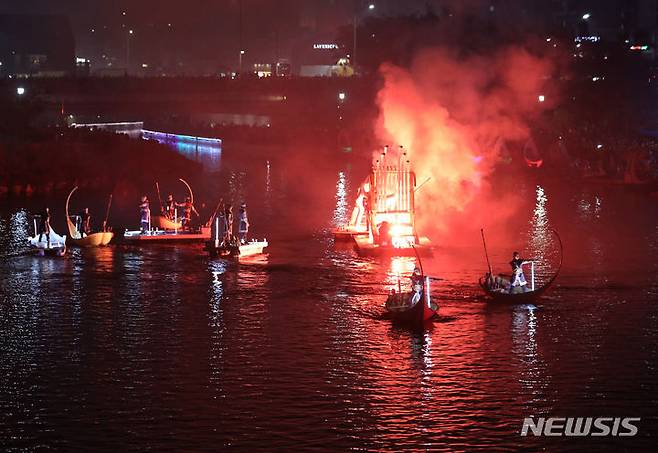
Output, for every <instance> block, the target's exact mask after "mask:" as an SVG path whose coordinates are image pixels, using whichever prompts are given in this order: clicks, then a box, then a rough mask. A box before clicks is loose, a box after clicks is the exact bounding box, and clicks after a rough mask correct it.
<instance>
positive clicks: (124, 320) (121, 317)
mask: <svg viewBox="0 0 658 453" xmlns="http://www.w3.org/2000/svg"><path fill="white" fill-rule="evenodd" d="M213 159H215V161H214V162H215V164H216V163H217V162H216V160H217V158H216V156H215V157H213ZM365 172H366V165H365V164H364V162H362V161H359V160H358V159H354V161H352V162H351V163H349V159H348V163H347V164H346V163H345V158H344V157H342V156H341V157H340V158H339V159H334V158H331V157H327V156H326V155H318V157H317V158H314V159H310V160H308V161H304V160H303V159H301V158H299V159H292V158H287V159H284V158H282V157H280V156H278V155H272V156H266V155H262V156H258V157H250V158H241V157H240V156H239V155H233V157H227V156H223V157H222V162H221V166H215V167H213V171H210V172H208V173H206V174H204V175H199V180H198V181H191V183H192V185H193V186H195V185H196V186H204V187H205V188H206V189H204V190H205V191H206V192H205V193H196V194H195V196H196V198H197V199H198V200H201V199H205V200H207V202H208V205H209V206H212V205H214V203H216V200H217V196H218V194H219V195H221V196H223V197H224V198H225V199H227V200H232V201H233V202H234V203H239V202H241V201H243V200H244V201H246V202H247V203H248V204H249V209H250V217H251V223H252V230H253V234H254V235H255V236H257V237H267V239H268V240H269V241H270V244H271V245H270V247H269V253H268V255H266V256H262V257H256V258H251V259H245V260H241V261H240V262H230V261H223V260H211V259H209V258H208V257H207V256H206V255H205V254H204V253H203V251H202V249H201V246H200V245H182V246H172V245H162V246H149V247H135V246H128V245H115V246H111V247H108V248H103V249H94V250H70V252H69V254H68V255H67V256H66V257H65V258H59V259H55V258H37V257H32V256H30V255H29V254H28V253H27V249H26V247H25V241H26V237H27V234H28V230H29V228H30V220H29V215H28V212H29V211H34V210H36V209H40V208H41V207H42V206H43V204H44V203H46V201H44V200H34V199H28V200H21V199H18V200H17V199H4V200H2V201H0V442H1V443H2V448H3V449H4V450H15V451H49V450H52V451H59V450H83V451H123V450H153V451H162V450H174V451H216V450H220V449H223V448H234V449H237V450H246V451H256V450H279V451H284V450H292V449H300V450H318V451H321V450H324V451H344V450H350V449H357V450H361V449H366V450H384V451H399V450H405V449H416V450H429V451H450V452H459V451H476V450H482V451H491V450H494V451H511V450H518V449H527V450H536V449H548V450H550V451H583V450H589V451H594V450H597V451H599V450H609V451H620V450H627V451H638V450H639V451H641V450H649V448H650V447H651V446H653V445H655V439H654V438H655V436H656V435H658V420H657V418H656V414H657V412H656V407H657V406H656V404H657V399H658V379H657V378H658V369H657V367H658V341H657V340H658V315H657V313H656V302H657V301H658V260H657V259H656V257H657V256H658V226H657V222H656V219H657V218H658V217H657V214H658V207H657V205H658V202H657V201H656V199H655V198H651V197H649V196H648V195H646V194H645V193H643V192H642V191H641V190H636V189H633V188H628V187H617V186H605V185H584V184H579V185H573V184H572V183H571V182H570V183H567V182H565V180H561V179H554V178H550V177H548V175H545V174H534V173H526V174H524V176H523V177H522V178H521V179H519V181H517V183H518V187H517V188H518V192H519V194H520V197H521V199H522V200H524V201H523V203H522V204H521V205H520V207H519V209H518V212H517V214H516V216H515V217H514V218H513V219H511V220H509V221H507V222H506V223H505V225H504V228H502V230H503V233H501V232H500V231H498V232H496V228H492V232H491V237H490V238H488V240H489V248H490V255H491V259H492V264H493V266H494V267H495V268H496V270H497V271H499V272H503V271H507V265H506V264H505V263H506V262H507V261H509V256H510V254H511V251H512V250H513V249H519V251H521V252H522V253H523V254H524V255H526V256H529V257H533V258H540V259H542V260H543V262H544V263H545V264H544V265H543V266H538V278H539V279H541V278H545V276H546V275H549V274H550V273H551V272H554V271H555V269H556V263H557V261H558V260H559V246H558V243H557V240H556V237H555V235H554V234H553V233H552V231H551V230H552V229H553V228H555V229H558V230H559V232H560V236H561V239H562V242H563V244H564V266H563V268H562V270H561V274H560V276H559V278H558V280H557V281H556V284H555V285H554V287H553V288H552V290H551V291H550V292H549V293H548V294H547V295H546V297H545V298H544V299H542V300H541V301H539V302H537V303H536V304H534V305H496V304H493V303H490V302H487V300H486V299H485V298H483V297H482V294H481V292H480V290H479V288H478V286H477V279H478V278H479V277H480V275H481V274H482V273H483V272H485V271H486V262H485V260H484V256H483V252H482V247H481V238H480V235H479V234H480V233H479V226H478V227H476V228H472V229H471V230H465V231H464V232H463V234H462V235H461V236H460V237H459V241H450V240H447V239H445V238H442V239H440V240H439V241H438V243H437V246H438V247H437V250H436V252H435V255H434V257H433V258H427V259H425V260H424V262H423V265H424V267H425V270H426V272H428V273H430V274H431V275H434V276H436V277H439V278H441V279H443V280H442V281H439V282H436V283H434V284H433V285H434V286H433V288H432V296H433V297H434V299H435V300H437V301H438V302H439V305H440V318H439V319H438V320H437V321H436V322H434V324H433V325H431V326H430V327H429V328H428V330H427V331H425V332H414V331H410V330H407V329H405V328H401V327H396V326H393V325H391V323H390V322H389V321H388V320H386V319H383V317H382V314H383V303H384V300H385V298H386V293H387V291H388V289H390V288H391V287H392V286H395V285H397V280H398V276H399V275H402V276H404V275H405V273H407V272H409V271H410V270H411V269H412V268H413V266H414V261H413V260H411V259H408V258H397V259H366V258H359V257H358V256H357V255H356V254H355V253H354V251H353V250H352V249H351V247H350V246H349V245H345V244H335V243H334V241H333V239H332V237H331V234H330V228H331V227H332V226H333V225H334V224H336V222H339V221H341V220H342V219H345V218H346V216H349V214H350V209H351V208H350V204H351V201H352V199H353V197H354V195H355V190H356V188H357V184H358V183H359V182H360V181H361V180H362V179H363V177H364V176H365ZM160 184H161V186H167V187H169V188H171V190H172V191H181V190H182V189H183V188H182V186H181V187H179V185H180V183H178V182H176V181H161V182H160ZM208 188H213V189H212V191H210V190H209V189H208ZM163 190H166V189H163ZM181 194H184V192H181ZM87 197H88V199H87V200H88V201H89V202H90V203H91V206H92V210H93V211H95V212H99V211H100V212H102V211H103V201H104V200H100V201H98V202H97V204H96V205H94V204H93V202H92V198H93V197H92V195H87ZM83 200H85V199H84V195H82V194H80V198H79V199H77V201H76V202H77V203H82V202H83ZM87 200H85V201H87ZM63 201H64V200H63V199H62V200H59V199H51V200H48V201H47V202H48V203H50V206H51V209H52V210H53V211H54V212H53V215H54V227H55V228H56V229H57V230H62V229H63V227H64V222H63V217H62V218H61V219H59V218H58V217H57V216H58V215H60V217H61V214H62V212H63ZM133 204H136V203H132V202H131V201H130V200H123V203H122V202H121V200H118V202H117V206H119V207H121V206H132V205H133ZM135 210H136V208H135V209H126V208H123V209H121V208H117V210H116V211H113V214H112V221H113V222H115V223H114V224H115V225H118V224H120V225H126V226H127V225H129V224H130V223H131V222H132V223H133V224H134V226H136V224H137V217H136V216H137V213H136V212H135ZM498 230H501V228H498ZM403 278H404V277H403ZM403 284H404V282H403ZM539 416H547V417H550V416H553V417H597V416H608V417H640V418H641V421H640V422H639V423H638V424H637V425H638V428H639V433H638V435H637V436H636V437H631V438H629V437H603V438H579V439H573V438H564V437H554V438H546V437H521V436H520V431H521V424H522V421H523V419H524V418H525V417H539Z"/></svg>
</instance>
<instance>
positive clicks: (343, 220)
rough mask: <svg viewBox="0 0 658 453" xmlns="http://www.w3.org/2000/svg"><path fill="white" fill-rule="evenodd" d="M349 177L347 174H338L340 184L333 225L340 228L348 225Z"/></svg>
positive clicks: (338, 185) (337, 188)
mask: <svg viewBox="0 0 658 453" xmlns="http://www.w3.org/2000/svg"><path fill="white" fill-rule="evenodd" d="M347 186H348V184H347V177H346V175H345V172H343V171H341V172H338V182H337V183H336V208H335V209H334V222H333V225H334V226H335V227H338V226H340V225H345V224H347V221H348V218H347V212H348V202H347V192H348V190H347Z"/></svg>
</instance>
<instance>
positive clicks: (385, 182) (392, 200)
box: [348, 146, 432, 256]
mask: <svg viewBox="0 0 658 453" xmlns="http://www.w3.org/2000/svg"><path fill="white" fill-rule="evenodd" d="M427 181H429V178H428V179H427V180H426V181H425V182H423V183H422V184H420V185H418V186H417V185H416V174H415V172H414V171H413V169H412V168H411V164H410V162H409V160H408V158H407V153H406V151H405V150H404V148H403V147H399V148H398V149H397V150H394V151H389V148H388V146H385V147H384V151H383V152H382V153H381V154H380V155H379V156H378V157H376V158H375V159H374V162H373V164H372V167H371V171H370V174H369V176H368V178H367V179H366V181H365V182H364V183H363V184H362V185H361V188H360V189H359V198H358V199H357V203H358V204H357V206H356V208H357V209H358V210H359V213H358V214H357V216H356V219H355V220H356V222H355V226H356V227H358V228H359V230H357V231H358V234H351V237H352V239H353V240H354V244H355V248H356V251H357V253H359V254H360V255H365V256H372V255H374V256H414V255H417V254H420V255H431V254H432V244H431V242H430V240H429V239H428V238H426V237H423V236H420V235H419V234H418V232H417V231H416V206H415V195H416V192H417V191H418V189H420V188H421V187H422V186H423V185H424V184H425V183H426V182H427ZM359 200H360V201H359ZM364 223H365V232H363V231H362V229H363V224H364ZM348 227H349V225H348Z"/></svg>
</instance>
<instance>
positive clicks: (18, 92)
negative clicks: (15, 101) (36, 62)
mask: <svg viewBox="0 0 658 453" xmlns="http://www.w3.org/2000/svg"><path fill="white" fill-rule="evenodd" d="M16 94H17V95H19V96H23V95H24V94H25V88H23V87H18V88H16Z"/></svg>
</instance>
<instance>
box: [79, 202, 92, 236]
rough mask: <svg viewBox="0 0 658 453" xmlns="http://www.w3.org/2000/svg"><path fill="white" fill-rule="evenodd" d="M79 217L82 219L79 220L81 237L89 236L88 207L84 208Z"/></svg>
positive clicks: (89, 215) (89, 219) (89, 220)
mask: <svg viewBox="0 0 658 453" xmlns="http://www.w3.org/2000/svg"><path fill="white" fill-rule="evenodd" d="M80 217H81V219H82V220H81V222H80V233H82V236H83V237H84V236H89V234H90V233H91V214H89V208H85V209H84V210H83V211H82V214H81V215H80Z"/></svg>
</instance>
